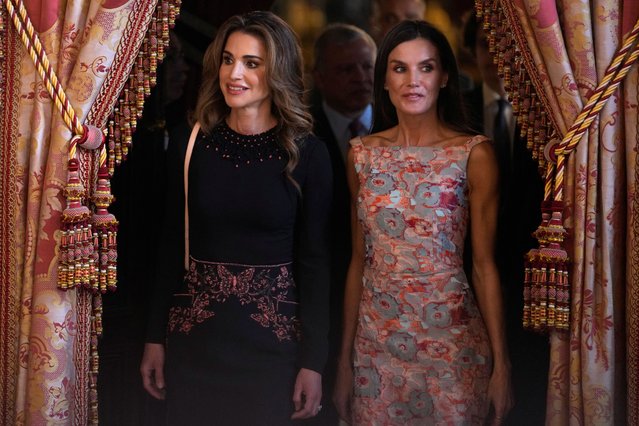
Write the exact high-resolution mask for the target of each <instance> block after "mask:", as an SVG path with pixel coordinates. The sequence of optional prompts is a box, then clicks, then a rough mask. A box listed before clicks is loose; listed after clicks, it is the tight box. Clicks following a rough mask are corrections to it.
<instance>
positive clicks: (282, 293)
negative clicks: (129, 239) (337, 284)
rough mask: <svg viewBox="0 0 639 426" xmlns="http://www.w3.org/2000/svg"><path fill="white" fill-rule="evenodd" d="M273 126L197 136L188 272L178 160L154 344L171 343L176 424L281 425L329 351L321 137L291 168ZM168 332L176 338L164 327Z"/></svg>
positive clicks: (177, 159) (327, 184) (328, 193)
mask: <svg viewBox="0 0 639 426" xmlns="http://www.w3.org/2000/svg"><path fill="white" fill-rule="evenodd" d="M277 138H278V133H277V128H274V129H271V130H269V131H267V132H265V133H262V134H258V135H250V136H246V135H241V134H238V133H236V132H234V131H233V130H231V129H230V128H229V127H228V126H226V124H224V123H222V124H220V125H218V126H217V127H216V128H215V129H213V131H212V132H211V134H210V135H203V134H202V133H200V135H199V136H198V138H197V140H196V141H195V145H194V148H193V154H192V156H191V162H190V165H189V187H188V189H189V197H188V201H189V231H190V232H189V235H190V237H189V247H190V250H189V252H190V256H191V259H190V268H189V271H188V272H187V273H186V274H185V273H184V266H183V265H184V257H183V248H184V215H183V213H184V190H183V189H184V174H183V173H184V172H183V164H184V152H185V151H186V141H187V140H188V133H187V134H185V135H183V137H181V138H179V139H177V140H178V142H177V143H175V145H176V146H173V147H172V148H174V149H175V152H173V154H170V155H169V158H171V159H174V162H173V164H171V165H170V168H169V170H170V173H171V174H172V175H171V177H170V179H169V189H168V197H167V198H168V199H167V207H166V215H167V220H166V222H167V223H166V226H165V228H166V229H164V232H163V243H162V247H161V249H160V255H161V257H160V260H159V262H158V263H159V271H158V273H157V278H156V291H155V292H154V297H153V301H152V303H151V306H150V310H151V312H150V320H149V329H148V332H147V342H157V343H164V342H165V341H166V342H167V343H166V344H167V351H166V356H167V359H166V364H165V374H166V382H167V388H166V390H167V397H166V401H167V417H168V424H170V425H189V426H195V425H233V426H235V425H240V426H241V425H257V424H259V425H274V426H279V425H284V424H288V423H290V416H291V415H292V414H293V411H294V407H293V402H292V398H293V386H294V381H295V377H296V375H297V372H298V371H299V369H300V367H303V368H307V369H311V370H314V371H317V372H320V373H321V372H322V370H323V367H324V363H325V361H326V356H327V334H328V293H329V280H330V274H329V267H328V262H329V256H328V248H327V247H328V246H327V235H328V231H327V228H326V226H327V222H328V212H329V207H330V201H331V198H332V181H331V171H330V160H329V157H328V152H327V151H326V148H325V146H324V144H322V143H320V142H319V141H317V140H316V139H315V138H313V137H310V136H309V137H307V138H305V139H304V140H300V141H298V146H299V162H298V165H297V166H296V168H295V170H294V171H293V173H292V177H293V179H295V182H296V183H297V184H298V185H299V189H300V190H301V193H300V191H298V189H297V188H296V187H295V185H294V184H293V183H292V182H291V179H289V178H288V177H287V176H286V174H285V173H284V170H285V166H286V154H285V153H284V151H283V150H282V149H281V148H280V147H279V144H278V140H277ZM167 331H168V333H167Z"/></svg>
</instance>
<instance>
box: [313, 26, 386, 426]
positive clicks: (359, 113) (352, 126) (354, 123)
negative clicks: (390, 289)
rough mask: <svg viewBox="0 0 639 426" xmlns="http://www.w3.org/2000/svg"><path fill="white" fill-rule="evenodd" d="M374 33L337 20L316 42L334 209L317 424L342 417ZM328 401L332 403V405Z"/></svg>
mask: <svg viewBox="0 0 639 426" xmlns="http://www.w3.org/2000/svg"><path fill="white" fill-rule="evenodd" d="M376 51H377V49H376V46H375V42H374V41H373V39H372V38H371V37H370V36H369V35H368V34H367V33H366V32H364V31H363V30H361V29H360V28H357V27H355V26H353V25H347V24H332V25H329V26H328V27H326V29H325V30H324V31H323V32H322V33H321V34H320V35H319V37H318V38H317V40H316V42H315V64H314V68H313V79H314V82H315V89H316V92H317V93H316V94H317V96H316V98H315V99H314V101H315V102H314V105H313V108H312V114H313V119H314V127H313V129H314V133H315V135H316V136H317V137H318V138H319V139H320V140H322V141H323V142H324V143H325V144H326V146H327V148H328V152H329V155H330V157H331V165H332V167H333V185H334V190H333V194H334V195H333V206H332V210H331V250H332V252H331V267H332V273H331V302H330V303H331V313H330V315H331V327H330V331H329V339H330V342H329V343H330V346H329V361H328V365H327V368H326V372H325V374H324V383H325V386H324V401H325V402H327V403H328V404H324V410H323V412H322V415H320V416H318V419H317V420H318V421H319V422H321V423H316V424H333V425H335V424H336V423H337V413H336V412H335V410H334V409H333V404H332V403H331V402H330V400H331V395H332V390H333V383H334V375H335V368H336V361H337V354H338V352H339V345H340V336H341V327H342V321H341V318H342V310H343V300H344V299H343V296H344V283H345V280H346V271H347V269H348V265H349V263H350V258H351V225H350V194H349V190H348V183H347V181H346V156H347V153H348V149H349V140H350V139H352V138H353V137H356V136H362V135H365V134H368V133H369V130H370V128H371V125H372V118H373V117H372V107H371V101H372V97H373V69H374V64H375V55H376ZM327 405H328V406H329V407H327Z"/></svg>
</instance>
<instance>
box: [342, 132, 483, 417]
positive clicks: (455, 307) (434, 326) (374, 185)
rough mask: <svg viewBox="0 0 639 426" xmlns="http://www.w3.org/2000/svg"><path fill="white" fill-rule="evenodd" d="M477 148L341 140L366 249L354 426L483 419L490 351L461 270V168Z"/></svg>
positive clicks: (464, 215)
mask: <svg viewBox="0 0 639 426" xmlns="http://www.w3.org/2000/svg"><path fill="white" fill-rule="evenodd" d="M485 140H486V139H485V138H484V137H483V136H476V137H473V138H471V139H470V140H468V141H467V142H466V143H465V144H463V145H461V146H454V147H445V148H439V147H367V146H364V145H363V144H362V142H361V139H359V138H357V139H354V140H353V141H351V144H352V145H353V150H354V154H355V169H356V171H357V174H358V178H359V185H360V189H359V194H358V198H357V205H358V218H359V220H360V222H361V224H362V227H363V230H364V235H365V247H366V260H365V268H364V279H363V292H362V299H361V302H360V311H359V322H358V327H357V333H356V337H355V345H354V374H355V390H354V392H355V400H354V404H353V417H354V419H353V420H354V424H356V425H367V426H368V425H431V424H438V425H439V424H449V425H474V424H481V423H482V421H483V418H484V417H485V415H486V414H487V410H488V401H487V398H486V393H487V388H488V380H489V377H490V372H491V368H492V360H491V352H490V346H489V341H488V336H487V332H486V328H485V325H484V323H483V320H482V318H481V315H480V313H479V310H478V308H477V305H476V302H475V299H474V296H473V293H472V290H471V289H470V288H469V285H468V280H467V278H466V275H465V273H464V270H463V268H462V263H463V262H462V258H463V249H464V238H465V235H466V228H467V223H468V218H469V213H468V197H467V195H468V194H467V191H468V188H467V181H466V165H467V162H468V157H469V154H470V151H471V149H472V148H473V146H475V145H476V144H478V143H481V142H483V141H485Z"/></svg>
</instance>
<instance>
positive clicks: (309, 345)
mask: <svg viewBox="0 0 639 426" xmlns="http://www.w3.org/2000/svg"><path fill="white" fill-rule="evenodd" d="M302 149H303V150H304V151H303V153H301V158H300V164H305V165H307V168H306V177H305V179H304V182H303V186H302V197H301V202H302V208H301V212H300V215H301V217H300V218H299V228H298V232H299V240H298V241H299V245H298V248H297V253H296V256H295V262H296V266H295V270H296V280H298V278H299V280H298V281H299V282H298V284H299V292H300V317H301V323H302V342H301V348H300V349H301V350H300V356H299V364H300V367H301V368H300V371H299V373H298V374H297V378H296V380H295V387H294V389H293V403H294V404H295V412H294V413H293V415H292V417H291V418H292V419H294V420H296V419H305V418H308V417H312V416H314V415H316V414H317V413H318V412H319V406H320V402H321V399H322V376H321V373H322V371H323V369H324V365H325V363H326V358H327V353H328V322H329V315H328V310H329V308H328V300H329V292H330V261H329V246H328V218H329V213H330V205H331V200H332V198H333V181H332V176H333V173H332V171H331V163H330V159H329V156H328V151H327V149H326V146H325V145H324V144H323V143H321V142H319V141H318V140H316V139H314V138H309V139H307V141H306V144H305V145H304V146H303V148H302ZM298 167H299V166H298Z"/></svg>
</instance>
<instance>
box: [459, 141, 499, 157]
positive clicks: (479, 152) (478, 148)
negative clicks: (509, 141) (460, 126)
mask: <svg viewBox="0 0 639 426" xmlns="http://www.w3.org/2000/svg"><path fill="white" fill-rule="evenodd" d="M464 143H466V144H468V146H469V148H470V158H469V161H471V162H483V161H491V160H495V158H496V157H495V147H494V146H493V142H492V141H491V140H490V139H488V138H487V137H486V136H484V135H474V136H471V137H468V136H467V137H466V141H465V142H464Z"/></svg>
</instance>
